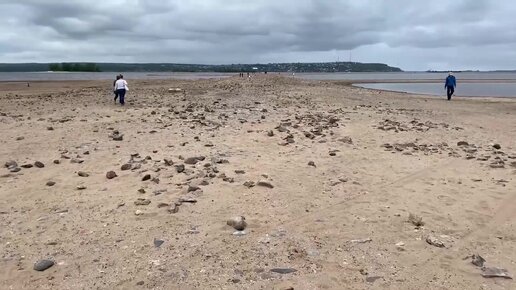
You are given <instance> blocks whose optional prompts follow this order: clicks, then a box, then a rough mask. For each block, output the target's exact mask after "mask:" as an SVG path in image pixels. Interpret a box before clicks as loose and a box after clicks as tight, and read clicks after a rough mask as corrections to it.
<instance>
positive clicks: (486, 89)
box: [356, 83, 516, 98]
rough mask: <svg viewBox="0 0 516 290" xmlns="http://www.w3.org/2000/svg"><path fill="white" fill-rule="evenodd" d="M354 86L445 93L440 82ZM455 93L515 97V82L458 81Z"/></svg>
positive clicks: (459, 94) (408, 91) (471, 95)
mask: <svg viewBox="0 0 516 290" xmlns="http://www.w3.org/2000/svg"><path fill="white" fill-rule="evenodd" d="M356 86H359V87H363V88H368V89H377V90H388V91H395V92H406V93H413V94H422V95H434V96H445V95H446V91H445V90H444V84H441V83H433V84H432V83H374V84H357V85H356ZM455 95H456V96H462V97H507V98H514V97H516V83H462V84H461V83H459V84H458V86H457V89H456V90H455Z"/></svg>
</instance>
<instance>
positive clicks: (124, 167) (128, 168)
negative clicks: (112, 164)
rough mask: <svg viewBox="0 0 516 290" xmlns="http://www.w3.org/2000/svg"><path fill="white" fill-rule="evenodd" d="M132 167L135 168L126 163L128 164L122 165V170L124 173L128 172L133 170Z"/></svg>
mask: <svg viewBox="0 0 516 290" xmlns="http://www.w3.org/2000/svg"><path fill="white" fill-rule="evenodd" d="M132 167H133V166H132V165H131V164H129V163H126V164H124V165H122V167H120V169H121V170H122V171H126V170H131V168H132Z"/></svg>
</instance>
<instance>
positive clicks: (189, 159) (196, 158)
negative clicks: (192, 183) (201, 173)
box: [184, 157, 204, 165]
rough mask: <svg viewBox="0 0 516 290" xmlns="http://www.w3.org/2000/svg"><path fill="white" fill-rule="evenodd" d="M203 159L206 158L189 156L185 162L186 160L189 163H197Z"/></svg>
mask: <svg viewBox="0 0 516 290" xmlns="http://www.w3.org/2000/svg"><path fill="white" fill-rule="evenodd" d="M203 160H204V158H203V157H189V158H186V159H185V161H184V162H185V164H188V165H195V164H197V163H198V162H199V161H203Z"/></svg>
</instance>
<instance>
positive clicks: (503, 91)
mask: <svg viewBox="0 0 516 290" xmlns="http://www.w3.org/2000/svg"><path fill="white" fill-rule="evenodd" d="M271 74H272V73H271ZM115 75H116V73H112V72H99V73H47V72H37V73H4V72H0V81H37V80H43V81H44V80H56V81H58V80H107V79H109V80H111V79H114V76H115ZM235 75H236V74H234V73H230V74H224V73H164V72H159V73H148V72H146V73H124V77H125V78H126V79H191V80H195V79H210V78H216V79H220V78H226V77H231V76H235ZM282 75H287V76H290V74H289V73H282ZM446 76H447V74H446V73H424V72H402V73H299V74H296V78H303V79H310V80H333V81H336V80H337V81H338V80H346V81H357V82H358V81H360V82H361V83H360V84H356V85H357V86H360V87H364V88H370V89H379V90H390V91H398V92H407V93H414V94H425V95H436V96H443V95H445V92H444V79H445V78H446ZM455 76H456V77H457V81H458V88H457V91H456V95H457V96H470V97H516V73H491V72H484V73H478V72H467V73H457V74H455ZM396 80H399V81H400V82H399V83H398V82H396ZM407 80H409V81H413V82H412V83H403V82H402V81H407ZM461 80H468V82H467V83H465V82H462V83H461ZM364 81H366V82H367V81H371V82H373V81H374V82H375V83H364ZM382 81H385V82H386V83H382ZM418 81H421V82H418ZM475 81H478V82H475ZM490 81H496V82H490ZM428 82H433V83H428Z"/></svg>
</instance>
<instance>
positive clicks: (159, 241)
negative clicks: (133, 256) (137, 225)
mask: <svg viewBox="0 0 516 290" xmlns="http://www.w3.org/2000/svg"><path fill="white" fill-rule="evenodd" d="M163 243H165V241H164V240H158V239H156V238H154V247H156V248H159V247H161V245H163Z"/></svg>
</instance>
